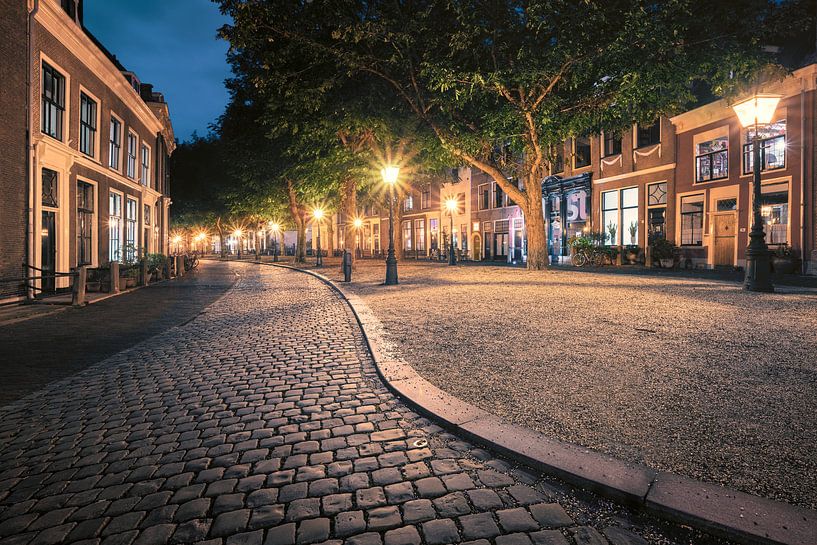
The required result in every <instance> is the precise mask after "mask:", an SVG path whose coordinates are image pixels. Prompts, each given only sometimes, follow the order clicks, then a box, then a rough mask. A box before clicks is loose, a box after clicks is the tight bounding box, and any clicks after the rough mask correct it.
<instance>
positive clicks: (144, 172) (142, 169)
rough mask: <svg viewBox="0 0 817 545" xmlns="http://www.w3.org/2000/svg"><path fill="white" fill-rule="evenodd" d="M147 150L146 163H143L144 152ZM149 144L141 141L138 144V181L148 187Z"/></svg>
mask: <svg viewBox="0 0 817 545" xmlns="http://www.w3.org/2000/svg"><path fill="white" fill-rule="evenodd" d="M146 151H147V164H145V163H144V157H145V152H146ZM150 156H151V150H150V146H148V145H147V144H145V143H144V142H142V145H141V146H139V183H141V184H142V185H144V186H146V187H150Z"/></svg>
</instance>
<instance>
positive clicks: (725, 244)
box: [714, 212, 737, 266]
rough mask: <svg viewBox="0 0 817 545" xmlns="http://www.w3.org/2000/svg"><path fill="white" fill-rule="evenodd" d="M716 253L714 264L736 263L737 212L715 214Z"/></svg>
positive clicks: (728, 264) (731, 264)
mask: <svg viewBox="0 0 817 545" xmlns="http://www.w3.org/2000/svg"><path fill="white" fill-rule="evenodd" d="M714 231H715V255H714V264H715V265H716V266H717V265H726V266H734V265H735V242H736V240H737V214H735V213H734V212H726V213H723V214H715V229H714Z"/></svg>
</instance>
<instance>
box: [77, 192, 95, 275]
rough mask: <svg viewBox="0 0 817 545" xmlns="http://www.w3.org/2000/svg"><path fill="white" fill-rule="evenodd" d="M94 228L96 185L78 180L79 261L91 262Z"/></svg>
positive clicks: (80, 262)
mask: <svg viewBox="0 0 817 545" xmlns="http://www.w3.org/2000/svg"><path fill="white" fill-rule="evenodd" d="M93 229H94V186H92V185H91V184H88V183H85V182H77V263H78V264H79V265H90V264H91V260H92V257H91V239H92V236H93Z"/></svg>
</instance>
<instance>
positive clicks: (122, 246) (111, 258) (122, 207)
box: [108, 189, 125, 263]
mask: <svg viewBox="0 0 817 545" xmlns="http://www.w3.org/2000/svg"><path fill="white" fill-rule="evenodd" d="M112 195H117V196H119V215H118V216H114V215H112V214H111V196H112ZM114 218H118V219H119V221H118V228H117V234H118V235H119V236H118V240H119V258H118V259H114V252H112V251H111V250H112V246H111V240H112V237H111V233H112V230H113V227H114V226H113V221H112V220H113V219H114ZM124 229H125V194H124V193H122V192H121V191H117V190H115V189H109V190H108V261H111V262H113V261H118V262H119V263H122V262H123V260H124V259H125V232H124Z"/></svg>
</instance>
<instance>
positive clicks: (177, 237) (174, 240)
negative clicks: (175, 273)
mask: <svg viewBox="0 0 817 545" xmlns="http://www.w3.org/2000/svg"><path fill="white" fill-rule="evenodd" d="M170 241H171V242H172V243H173V245H174V246H176V253H177V254H178V253H179V246H180V245H181V243H182V236H181V235H175V236H174V237H173V238H172V239H171V240H170Z"/></svg>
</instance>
